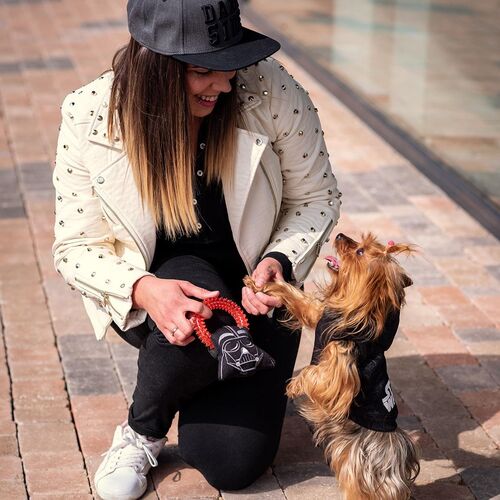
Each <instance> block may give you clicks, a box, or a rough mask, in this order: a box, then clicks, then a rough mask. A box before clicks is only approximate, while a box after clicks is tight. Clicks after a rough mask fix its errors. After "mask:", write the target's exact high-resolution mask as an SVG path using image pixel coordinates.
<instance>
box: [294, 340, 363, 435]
mask: <svg viewBox="0 0 500 500" xmlns="http://www.w3.org/2000/svg"><path fill="white" fill-rule="evenodd" d="M354 350H355V344H354V342H330V343H329V344H327V345H326V347H325V348H324V349H323V351H322V353H321V356H320V358H319V363H318V364H317V365H310V366H307V367H306V368H304V369H303V370H302V371H301V372H300V373H299V375H298V376H297V377H295V378H293V379H292V380H291V381H290V383H289V384H288V387H287V395H288V396H289V397H291V398H299V400H298V401H297V406H298V408H299V412H300V413H301V414H302V415H303V416H304V418H306V420H308V421H309V422H311V423H312V424H313V425H314V426H317V425H320V424H321V423H322V422H325V421H330V422H341V421H343V420H344V419H345V418H347V415H348V414H349V408H350V407H351V404H352V402H353V400H354V398H355V397H356V395H357V394H358V392H359V390H360V387H361V382H360V379H359V373H358V368H357V366H356V357H355V352H354Z"/></svg>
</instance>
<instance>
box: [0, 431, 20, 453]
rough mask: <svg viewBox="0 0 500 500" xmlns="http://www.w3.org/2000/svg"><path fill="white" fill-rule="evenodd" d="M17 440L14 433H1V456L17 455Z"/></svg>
mask: <svg viewBox="0 0 500 500" xmlns="http://www.w3.org/2000/svg"><path fill="white" fill-rule="evenodd" d="M17 454H18V448H17V440H16V436H15V435H12V434H0V456H4V455H10V456H12V455H17Z"/></svg>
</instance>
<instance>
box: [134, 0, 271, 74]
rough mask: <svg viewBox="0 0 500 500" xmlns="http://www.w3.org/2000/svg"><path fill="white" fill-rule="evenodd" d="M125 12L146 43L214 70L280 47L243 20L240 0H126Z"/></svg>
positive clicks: (257, 58)
mask: <svg viewBox="0 0 500 500" xmlns="http://www.w3.org/2000/svg"><path fill="white" fill-rule="evenodd" d="M127 14H128V27H129V31H130V34H131V36H132V38H133V39H134V40H135V41H137V42H138V43H140V44H141V45H143V46H144V47H146V48H148V49H150V50H152V51H153V52H157V53H159V54H164V55H169V56H172V57H173V58H174V59H177V60H179V61H182V62H185V63H190V64H194V65H195V66H199V67H202V68H207V69H211V70H215V71H232V70H236V69H241V68H244V67H246V66H251V65H252V64H255V63H256V62H259V61H261V60H262V59H265V58H266V57H268V56H270V55H271V54H274V53H275V52H276V51H278V50H279V49H280V44H279V43H278V42H277V41H276V40H273V39H272V38H269V37H267V36H265V35H263V34H261V33H257V32H256V31H252V30H250V29H248V28H244V27H243V26H242V25H241V19H240V9H239V5H238V2H237V0H128V4H127Z"/></svg>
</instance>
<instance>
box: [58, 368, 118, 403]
mask: <svg viewBox="0 0 500 500" xmlns="http://www.w3.org/2000/svg"><path fill="white" fill-rule="evenodd" d="M67 384H68V392H69V394H70V396H74V395H90V394H93V395H96V394H115V393H117V392H119V391H120V383H119V381H118V378H117V376H116V372H115V371H114V369H113V368H112V367H110V368H101V369H99V370H88V371H75V372H71V373H70V374H68V377H67Z"/></svg>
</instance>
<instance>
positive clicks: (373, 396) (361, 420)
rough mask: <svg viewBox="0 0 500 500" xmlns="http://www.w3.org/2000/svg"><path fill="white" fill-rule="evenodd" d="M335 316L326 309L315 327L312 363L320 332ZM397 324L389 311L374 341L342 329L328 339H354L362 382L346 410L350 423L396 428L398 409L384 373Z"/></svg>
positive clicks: (388, 429)
mask: <svg viewBox="0 0 500 500" xmlns="http://www.w3.org/2000/svg"><path fill="white" fill-rule="evenodd" d="M334 319H335V313H334V312H333V311H325V313H324V314H323V316H322V317H321V319H320V320H319V322H318V324H317V326H316V339H315V349H314V351H315V353H314V358H313V363H317V360H318V357H319V353H320V352H321V350H322V347H323V342H322V340H321V339H322V333H323V332H324V331H325V330H326V329H327V328H328V326H329V325H331V323H332V320H334ZM398 326H399V310H394V311H392V312H391V313H389V315H388V317H387V319H386V323H385V325H384V329H383V331H382V333H381V335H380V336H379V338H378V339H377V340H374V341H357V338H358V339H359V338H363V336H364V335H363V334H364V332H359V333H353V332H348V331H346V332H341V333H340V334H339V335H336V336H335V338H334V339H332V340H331V341H334V342H337V341H339V342H340V341H347V340H352V341H354V342H356V350H355V356H356V366H357V368H358V373H359V377H360V381H361V389H360V391H359V394H358V395H357V396H356V397H355V398H354V401H353V403H352V405H351V408H350V410H349V419H350V420H352V421H353V422H355V423H357V424H358V425H361V426H362V427H366V428H367V429H372V430H374V431H380V432H391V431H394V430H395V429H396V427H397V424H396V418H397V416H398V409H397V406H396V401H395V399H394V395H393V392H392V388H391V383H390V381H389V376H388V374H387V363H386V360H385V356H384V352H385V351H387V350H388V349H389V347H390V346H391V344H392V342H393V340H394V336H395V335H396V332H397V329H398Z"/></svg>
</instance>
